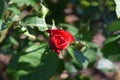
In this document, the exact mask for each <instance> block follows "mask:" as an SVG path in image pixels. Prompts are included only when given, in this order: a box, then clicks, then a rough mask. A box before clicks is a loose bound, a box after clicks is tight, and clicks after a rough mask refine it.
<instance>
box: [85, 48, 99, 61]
mask: <svg viewBox="0 0 120 80" xmlns="http://www.w3.org/2000/svg"><path fill="white" fill-rule="evenodd" d="M83 54H84V56H85V57H86V58H87V59H88V60H89V62H93V61H95V60H96V56H97V53H96V51H94V50H93V49H87V50H86V51H85V52H84V53H83Z"/></svg>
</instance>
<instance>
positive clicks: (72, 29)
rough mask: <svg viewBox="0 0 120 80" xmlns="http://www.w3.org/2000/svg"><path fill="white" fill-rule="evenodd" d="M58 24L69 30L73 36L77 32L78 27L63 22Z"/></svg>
mask: <svg viewBox="0 0 120 80" xmlns="http://www.w3.org/2000/svg"><path fill="white" fill-rule="evenodd" d="M60 26H62V27H63V28H66V29H67V31H68V32H70V33H71V34H72V35H73V36H75V35H76V34H77V33H78V29H77V28H76V27H75V26H72V25H69V24H65V23H61V24H60Z"/></svg>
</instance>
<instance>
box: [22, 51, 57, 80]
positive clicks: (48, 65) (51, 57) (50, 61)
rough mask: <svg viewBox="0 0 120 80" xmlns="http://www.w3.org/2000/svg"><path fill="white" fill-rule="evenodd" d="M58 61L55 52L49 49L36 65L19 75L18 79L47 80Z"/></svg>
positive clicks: (53, 71) (52, 73)
mask: <svg viewBox="0 0 120 80" xmlns="http://www.w3.org/2000/svg"><path fill="white" fill-rule="evenodd" d="M58 62H59V59H58V56H57V54H56V53H54V52H51V51H50V52H48V54H46V55H45V56H44V57H43V61H42V63H41V64H40V65H39V66H38V67H36V68H35V69H33V70H32V71H31V72H30V73H29V74H28V75H24V76H21V77H20V80H27V79H29V80H49V79H50V77H52V75H54V73H55V72H56V69H57V65H58Z"/></svg>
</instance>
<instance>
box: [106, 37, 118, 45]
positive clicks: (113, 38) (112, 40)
mask: <svg viewBox="0 0 120 80" xmlns="http://www.w3.org/2000/svg"><path fill="white" fill-rule="evenodd" d="M119 38H120V36H119V35H118V36H113V37H109V38H107V40H106V41H105V43H104V44H105V45H106V44H109V43H111V42H114V41H116V40H118V39H119Z"/></svg>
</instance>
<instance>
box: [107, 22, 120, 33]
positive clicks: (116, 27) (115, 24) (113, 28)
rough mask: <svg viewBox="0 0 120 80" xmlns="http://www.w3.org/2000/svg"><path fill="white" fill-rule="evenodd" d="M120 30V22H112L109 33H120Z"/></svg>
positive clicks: (108, 28)
mask: <svg viewBox="0 0 120 80" xmlns="http://www.w3.org/2000/svg"><path fill="white" fill-rule="evenodd" d="M119 30H120V21H119V20H116V21H113V22H111V23H110V24H109V25H108V27H107V31H119Z"/></svg>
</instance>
